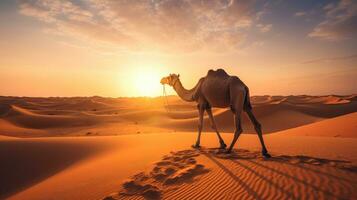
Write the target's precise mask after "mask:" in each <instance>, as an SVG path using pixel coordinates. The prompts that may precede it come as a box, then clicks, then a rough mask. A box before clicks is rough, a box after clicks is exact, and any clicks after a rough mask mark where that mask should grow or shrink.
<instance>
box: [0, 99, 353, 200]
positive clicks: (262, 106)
mask: <svg viewBox="0 0 357 200" xmlns="http://www.w3.org/2000/svg"><path fill="white" fill-rule="evenodd" d="M168 101H169V107H168V110H169V112H166V110H165V109H164V107H163V105H164V99H163V98H159V97H158V98H103V97H72V98H61V97H53V98H32V97H31V98H30V97H0V135H1V136H0V162H1V168H0V177H2V178H1V179H0V185H1V187H0V199H3V198H5V199H103V198H106V199H145V198H146V199H159V198H163V199H356V198H357V193H356V191H357V181H356V180H357V174H356V172H357V168H356V166H357V150H356V148H355V147H356V145H357V138H356V137H357V126H356V124H357V123H356V122H357V115H356V113H357V96H356V95H349V96H337V95H330V96H305V95H304V96H254V97H252V103H253V106H254V112H255V113H256V116H257V118H258V120H260V122H261V124H262V125H263V131H264V133H265V135H264V138H265V140H266V144H267V147H268V149H269V151H270V153H271V154H272V156H273V157H272V158H270V159H264V158H262V157H261V155H260V144H259V141H258V137H257V135H256V134H255V133H254V129H253V128H252V126H251V124H250V123H249V121H248V120H247V118H246V116H245V115H244V117H243V129H244V133H245V134H242V135H241V137H240V138H239V140H238V142H237V144H236V146H235V151H234V152H233V153H232V154H230V155H227V154H224V153H222V152H221V151H220V150H218V149H216V147H218V139H217V137H216V135H215V134H214V133H212V132H211V131H212V130H211V129H210V126H209V122H208V120H207V118H205V128H204V131H205V132H204V133H203V135H202V142H201V144H202V146H203V147H202V148H201V149H198V150H197V149H192V148H190V145H191V144H193V143H194V142H195V139H196V136H197V135H196V128H197V111H196V106H195V105H194V104H191V103H185V102H182V101H181V100H180V99H179V98H177V97H176V96H170V97H169V99H168ZM214 115H215V118H216V121H217V125H218V128H219V130H222V132H224V133H223V138H224V140H225V141H226V143H230V141H231V138H232V134H231V133H232V132H233V118H232V117H233V116H232V114H231V112H230V111H229V110H224V109H215V110H214Z"/></svg>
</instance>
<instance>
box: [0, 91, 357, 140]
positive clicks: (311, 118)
mask: <svg viewBox="0 0 357 200" xmlns="http://www.w3.org/2000/svg"><path fill="white" fill-rule="evenodd" d="M164 101H165V100H164V99H163V98H160V97H158V98H103V97H71V98H60V97H53V98H30V97H0V119H1V120H2V121H3V122H2V124H3V125H2V126H0V128H1V129H0V131H1V130H3V131H2V134H4V135H8V136H12V134H15V135H16V136H17V137H21V136H23V137H31V135H33V136H34V137H38V136H57V135H61V136H62V135H86V134H87V133H88V132H91V131H90V130H92V129H93V127H94V126H96V127H98V126H100V127H105V126H107V127H108V128H110V127H113V126H115V124H117V126H120V127H126V126H132V124H135V125H136V126H137V127H139V126H140V127H143V128H142V130H140V128H136V129H135V130H134V129H131V130H132V131H129V132H128V131H127V132H125V134H133V133H138V132H145V133H148V132H150V130H149V127H152V128H153V130H155V131H156V130H158V129H165V130H166V131H196V129H197V121H198V119H197V108H196V105H195V104H194V103H188V102H183V101H182V100H181V99H179V98H178V97H175V96H170V97H168V102H169V106H168V110H169V112H167V110H166V109H165V108H164V105H165V104H164ZM252 103H253V106H254V113H255V114H256V116H257V118H258V120H259V121H260V122H261V124H262V125H263V132H264V133H273V132H277V131H282V130H287V129H290V128H295V127H299V126H302V125H306V124H311V123H314V122H318V121H321V120H324V119H328V118H333V117H337V116H341V115H345V114H348V113H352V112H357V100H356V99H355V95H349V96H336V95H330V96H306V95H303V96H253V97H252ZM214 115H215V119H216V121H217V125H218V128H219V130H220V131H222V132H233V131H234V129H235V127H234V123H233V115H232V113H231V111H230V110H227V109H214ZM204 122H205V123H204V124H205V125H204V130H205V131H212V129H211V128H210V122H209V120H208V118H207V116H206V117H205V121H204ZM5 124H6V126H5ZM10 124H12V125H11V130H12V131H11V132H9V131H6V130H9V127H10ZM16 127H18V130H15V129H16ZM243 129H244V132H245V133H254V128H253V126H252V124H251V123H250V121H249V120H248V118H247V116H246V115H245V114H243ZM27 130H28V131H27ZM102 130H104V129H103V128H102ZM155 131H152V132H153V133H154V132H155ZM104 132H105V133H103V132H97V134H98V135H101V134H103V135H108V134H112V135H116V134H123V133H124V132H123V131H117V132H112V133H109V132H108V131H104ZM21 133H22V135H21Z"/></svg>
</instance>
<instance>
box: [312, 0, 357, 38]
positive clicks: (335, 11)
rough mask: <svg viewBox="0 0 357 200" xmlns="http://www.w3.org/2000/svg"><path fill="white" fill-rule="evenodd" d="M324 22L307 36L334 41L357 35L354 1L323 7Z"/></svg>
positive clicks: (356, 10) (344, 1) (347, 0)
mask: <svg viewBox="0 0 357 200" xmlns="http://www.w3.org/2000/svg"><path fill="white" fill-rule="evenodd" d="M324 11H325V20H324V21H322V22H321V23H320V24H318V25H317V26H316V27H315V28H314V29H313V31H312V32H311V33H310V34H309V36H310V37H315V38H320V39H325V40H330V41H336V40H342V39H349V38H353V37H356V35H357V28H356V27H357V3H356V2H355V1H354V0H341V1H339V2H338V3H337V4H334V3H330V4H327V5H326V6H325V7H324Z"/></svg>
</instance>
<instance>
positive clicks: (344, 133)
mask: <svg viewBox="0 0 357 200" xmlns="http://www.w3.org/2000/svg"><path fill="white" fill-rule="evenodd" d="M274 134H279V135H296V136H298V135H300V136H325V137H353V138H356V137H357V112H355V113H351V114H347V115H343V116H340V117H336V118H332V119H326V120H323V121H321V122H317V123H313V124H309V125H305V126H300V127H297V128H293V129H289V130H286V131H281V132H277V133H274Z"/></svg>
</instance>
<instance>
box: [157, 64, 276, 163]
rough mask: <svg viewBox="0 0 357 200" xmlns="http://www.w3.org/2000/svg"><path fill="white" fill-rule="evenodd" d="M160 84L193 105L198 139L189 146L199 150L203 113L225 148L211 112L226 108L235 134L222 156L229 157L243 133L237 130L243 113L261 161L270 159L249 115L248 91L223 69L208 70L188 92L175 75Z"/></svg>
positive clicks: (250, 111) (164, 79)
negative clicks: (254, 135)
mask: <svg viewBox="0 0 357 200" xmlns="http://www.w3.org/2000/svg"><path fill="white" fill-rule="evenodd" d="M160 83H161V84H163V85H164V84H167V85H170V86H171V87H173V89H174V90H175V91H176V93H177V94H178V96H179V97H180V98H181V99H183V100H184V101H189V102H193V101H195V102H197V108H198V113H199V122H198V137H197V141H196V144H195V145H193V147H194V148H199V147H200V140H201V132H202V127H203V116H204V112H205V111H206V112H207V114H208V117H209V119H210V122H211V127H212V129H213V130H214V131H215V132H216V134H217V136H218V140H219V143H220V148H221V149H225V148H226V146H227V145H226V144H225V143H224V141H223V139H222V137H221V135H220V133H219V131H218V129H217V126H216V123H215V121H214V118H213V114H212V109H211V108H212V107H217V108H230V109H231V111H232V112H233V114H234V122H235V128H236V130H235V132H234V137H233V140H232V142H231V144H230V146H229V148H228V149H226V151H225V152H226V153H231V151H232V149H233V147H234V145H235V143H236V142H237V140H238V137H239V136H240V134H241V133H242V132H243V130H242V126H241V113H242V111H245V112H246V113H247V114H248V117H249V119H250V121H251V122H252V123H253V125H254V129H255V131H256V132H257V134H258V137H259V140H260V143H261V146H262V155H263V156H264V157H270V155H269V153H268V151H267V148H266V147H265V144H264V139H263V135H262V128H261V125H260V123H259V122H258V120H257V119H256V117H255V116H254V114H253V112H252V106H251V103H250V97H249V89H248V87H247V86H246V85H245V84H244V83H243V82H242V81H241V80H240V79H239V78H238V77H237V76H230V75H228V74H227V73H226V72H225V71H224V70H223V69H218V70H217V71H214V70H209V71H208V73H207V75H206V76H205V77H203V78H201V79H200V80H199V81H198V83H197V84H196V86H195V87H193V88H192V89H190V90H187V89H185V88H184V87H183V86H182V83H181V81H180V75H179V74H170V75H169V76H167V77H163V78H162V79H161V81H160Z"/></svg>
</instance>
